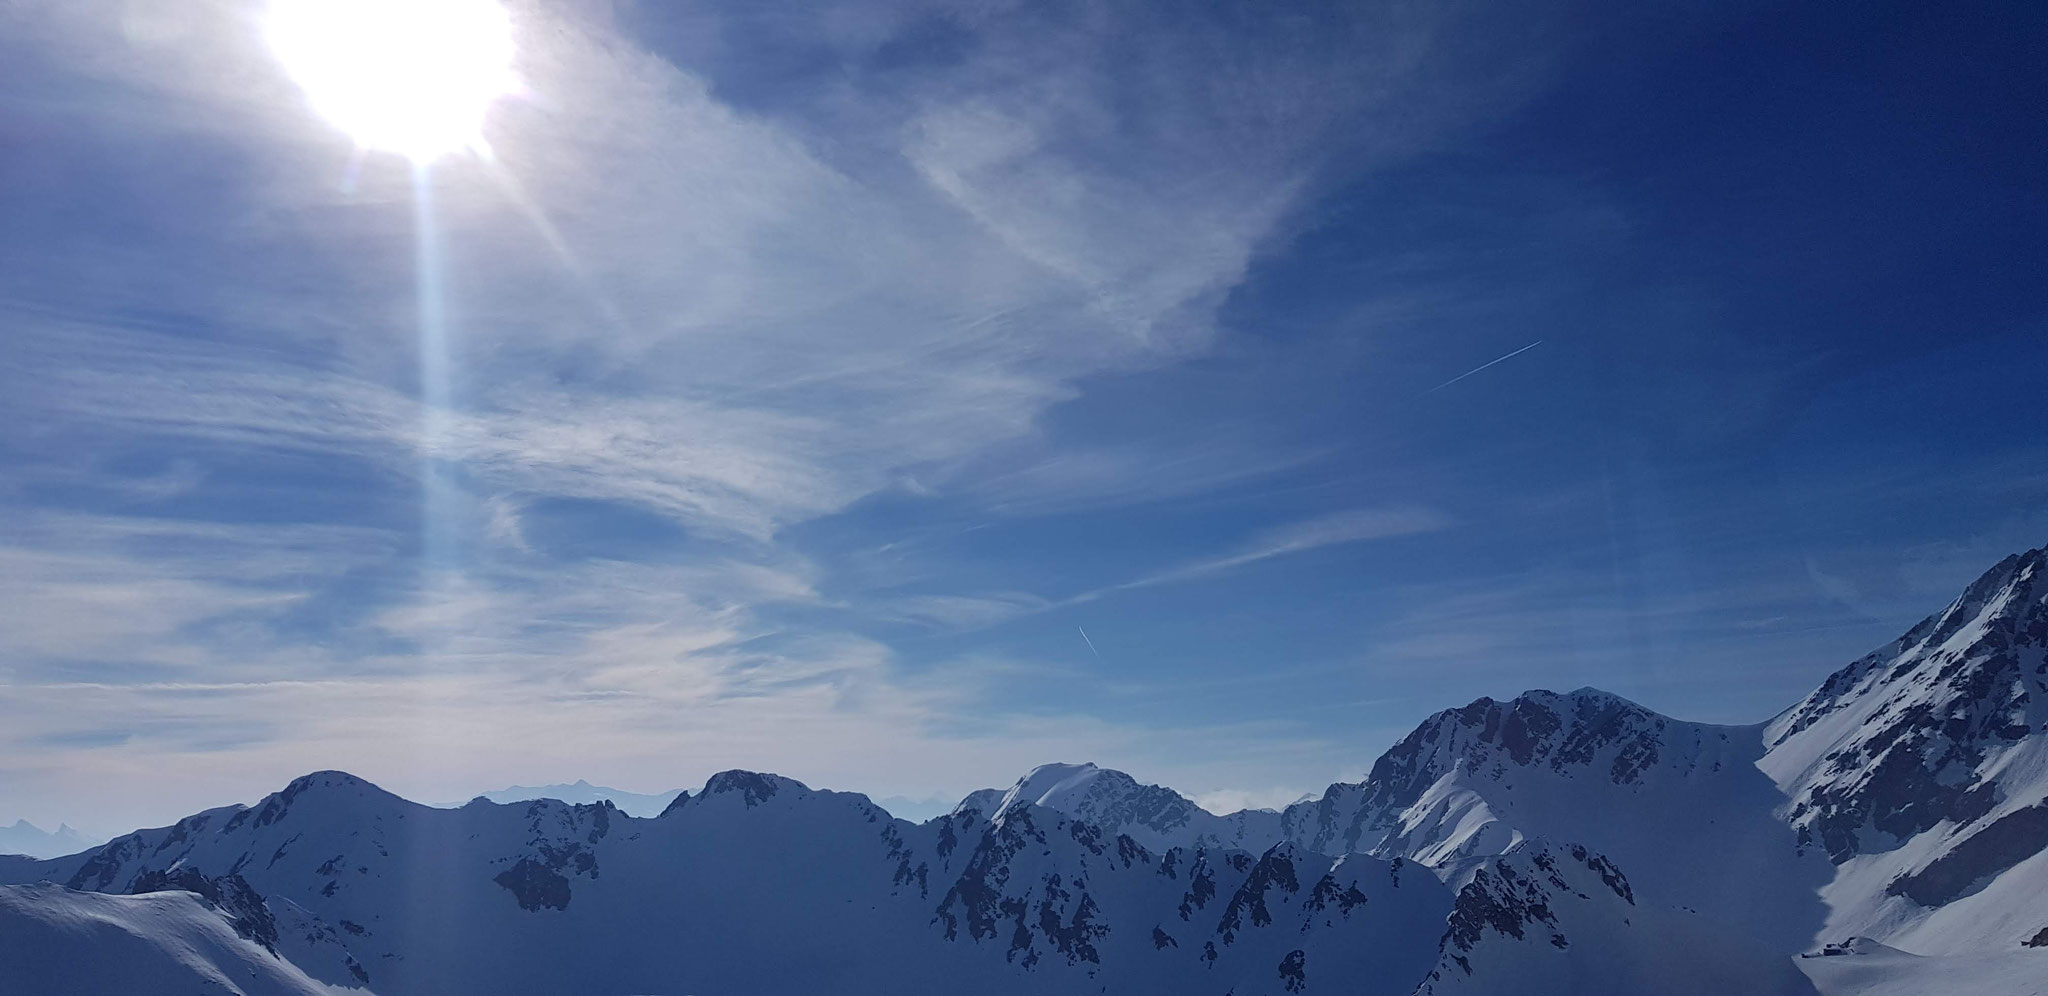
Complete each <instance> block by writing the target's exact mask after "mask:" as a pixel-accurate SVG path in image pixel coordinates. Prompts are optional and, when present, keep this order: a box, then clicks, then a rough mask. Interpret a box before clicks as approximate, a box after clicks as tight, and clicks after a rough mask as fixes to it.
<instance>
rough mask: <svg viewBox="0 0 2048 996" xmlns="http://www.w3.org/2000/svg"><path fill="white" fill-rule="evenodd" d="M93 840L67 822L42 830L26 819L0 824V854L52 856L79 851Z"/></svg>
mask: <svg viewBox="0 0 2048 996" xmlns="http://www.w3.org/2000/svg"><path fill="white" fill-rule="evenodd" d="M97 843H99V841H98V840H96V839H94V838H91V837H87V836H86V835H84V834H82V833H79V832H78V831H77V830H74V829H72V828H71V824H69V823H59V824H57V829H55V830H44V829H42V828H41V827H38V826H36V825H35V824H33V823H30V822H29V821H27V820H15V821H14V825H13V826H5V827H0V854H26V855H28V856H30V857H33V858H54V857H56V856H58V855H60V854H73V853H76V852H78V851H83V850H85V849H86V848H88V847H91V846H93V845H94V844H97Z"/></svg>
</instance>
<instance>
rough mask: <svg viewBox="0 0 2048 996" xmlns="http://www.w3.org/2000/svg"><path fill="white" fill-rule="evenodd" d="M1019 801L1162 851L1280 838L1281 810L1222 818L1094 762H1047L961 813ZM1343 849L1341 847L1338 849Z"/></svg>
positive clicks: (974, 798) (1257, 847)
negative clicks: (1059, 813) (1008, 786)
mask: <svg viewBox="0 0 2048 996" xmlns="http://www.w3.org/2000/svg"><path fill="white" fill-rule="evenodd" d="M1017 802H1028V803H1032V804H1033V805H1038V806H1044V807H1045V808H1047V809H1052V810H1057V811H1059V812H1061V813H1064V814H1066V815H1067V816H1070V817H1072V818H1074V819H1077V820H1081V821H1083V822H1087V823H1093V824H1094V825H1096V826H1098V827H1101V828H1102V829H1103V831H1104V832H1106V833H1112V834H1126V835H1128V836H1129V837H1130V838H1131V839H1132V840H1135V841H1137V842H1138V843H1140V844H1143V845H1144V846H1146V847H1148V848H1151V849H1152V850H1155V851H1161V850H1165V849H1167V848H1170V847H1190V848H1193V847H1206V848H1231V847H1235V848H1240V849H1245V850H1253V851H1263V850H1265V849H1266V848H1267V847H1270V846H1272V845H1273V844H1275V843H1278V842H1279V840H1280V814H1279V813H1276V812H1273V811H1272V810H1265V809H1248V810H1242V811H1240V812H1236V813H1231V814H1228V815H1224V816H1219V815H1217V814H1215V813H1211V812H1209V811H1208V810H1206V809H1203V808H1202V807H1200V806H1198V805H1196V804H1195V803H1194V801H1193V800H1190V799H1188V798H1187V797H1185V796H1183V795H1181V794H1180V793H1178V792H1175V791H1174V790H1172V789H1170V788H1167V787H1165V786H1163V785H1143V784H1140V783H1139V782H1138V780H1137V779H1135V778H1132V777H1131V776H1129V775H1127V774H1124V773H1123V772H1121V771H1115V770H1112V769H1109V768H1098V767H1096V766H1095V765H1093V764H1042V765H1039V766H1038V767H1036V768H1033V769H1031V772H1030V773H1029V774H1027V775H1025V776H1024V777H1022V778H1020V779H1018V780H1017V783H1016V784H1015V785H1012V786H1010V788H1009V789H1008V790H1002V789H982V790H980V791H978V792H974V793H972V794H970V795H968V797H967V798H966V799H963V800H961V802H960V805H959V806H958V807H955V809H954V811H955V812H959V811H961V810H962V809H967V808H976V809H981V810H983V811H986V812H995V811H998V810H1001V809H1003V808H1005V807H1007V806H1010V805H1013V804H1015V803H1017ZM1339 853H1341V852H1339Z"/></svg>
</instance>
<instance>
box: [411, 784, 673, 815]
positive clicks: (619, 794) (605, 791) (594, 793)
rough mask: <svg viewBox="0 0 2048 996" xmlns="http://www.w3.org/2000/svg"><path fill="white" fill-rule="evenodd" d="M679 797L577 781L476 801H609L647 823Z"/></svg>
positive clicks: (527, 787)
mask: <svg viewBox="0 0 2048 996" xmlns="http://www.w3.org/2000/svg"><path fill="white" fill-rule="evenodd" d="M682 794H683V790H682V789H670V790H668V791H666V792H656V793H654V794H652V795H647V794H643V793H640V792H627V791H625V790H623V789H615V788H607V787H605V786H603V785H592V784H590V783H589V782H586V781H583V780H582V779H580V778H579V779H577V780H576V783H575V784H574V785H514V786H511V787H509V788H502V789H498V790H497V791H495V792H485V793H483V794H481V795H479V796H477V798H479V799H488V800H490V801H491V802H496V803H501V804H506V805H510V804H512V803H515V802H532V801H533V800H535V799H554V800H557V801H560V802H566V803H570V804H572V805H579V806H583V805H589V804H591V803H597V802H606V801H609V802H610V803H611V804H612V805H614V806H617V807H618V808H619V812H622V813H625V814H626V815H627V816H637V817H640V818H642V819H647V818H651V817H655V816H659V815H661V811H662V810H664V809H667V808H668V804H669V803H671V802H674V801H675V800H676V796H679V795H682ZM463 805H465V803H459V802H449V803H441V804H440V805H439V806H438V807H437V808H440V809H457V808H460V807H461V806H463Z"/></svg>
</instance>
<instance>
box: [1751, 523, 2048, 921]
mask: <svg viewBox="0 0 2048 996" xmlns="http://www.w3.org/2000/svg"><path fill="white" fill-rule="evenodd" d="M2044 566H2048V550H2030V551H2028V552H2026V553H2022V554H2015V555H2013V556H2011V557H2007V558H2005V559H2004V560H2002V561H2000V562H1999V563H1998V564H1997V566H1995V567H1993V568H1992V569H1991V570H1989V571H1987V572H1985V574H1984V575H1983V576H1982V577H1980V578H1978V579H1977V580H1976V581H1975V582H1972V583H1971V584H1970V585H1969V587H1967V588H1966V589H1964V591H1963V593H1962V595H1960V596H1959V597H1958V598H1956V600H1955V601H1953V602H1951V603H1950V604H1949V605H1948V607H1947V608H1946V609H1944V610H1942V611H1941V612H1938V613H1936V614H1934V615H1932V616H1929V617H1927V619H1925V620H1923V621H1922V622H1921V623H1920V624H1919V625H1917V626H1914V627H1913V628H1912V629H1910V630H1908V631H1907V632H1906V633H1905V635H1903V636H1901V637H1900V638H1899V639H1897V640H1894V641H1893V642H1891V643H1890V644H1887V645H1886V646H1884V647H1881V648H1879V649H1878V650H1876V651H1874V652H1872V653H1870V654H1868V655H1866V656H1864V657H1862V658H1861V659H1859V660H1856V661H1855V662H1853V663H1851V664H1849V665H1848V666H1847V667H1844V668H1842V669H1841V670H1839V671H1836V672H1835V673H1834V674H1833V675H1830V676H1829V677H1828V679H1827V681H1825V682H1824V683H1822V685H1821V686H1820V687H1819V688H1817V689H1815V690H1814V691H1813V693H1812V694H1810V695H1808V696H1807V697H1806V698H1805V699H1804V700H1802V701H1801V702H1800V703H1799V704H1798V705H1795V706H1793V707H1792V708H1791V709H1788V710H1786V711H1785V712H1784V713H1782V714H1780V715H1779V716H1778V717H1777V718H1776V719H1774V720H1773V721H1772V722H1771V723H1770V725H1769V726H1768V727H1767V728H1766V730H1765V741H1766V743H1767V744H1768V745H1769V748H1770V750H1769V753H1768V754H1767V755H1766V756H1765V758H1764V760H1763V761H1762V762H1761V767H1763V768H1764V770H1765V771H1767V772H1769V773H1770V774H1771V776H1772V777H1773V778H1775V779H1776V780H1777V781H1778V783H1779V784H1780V785H1781V786H1782V787H1783V788H1784V790H1785V792H1786V794H1787V795H1788V796H1790V797H1791V799H1792V803H1791V806H1790V810H1789V813H1788V817H1789V819H1790V820H1791V821H1792V823H1793V825H1794V826H1796V827H1798V828H1799V829H1800V832H1801V833H1802V834H1803V835H1805V836H1806V838H1807V839H1809V840H1812V841H1814V842H1815V843H1818V844H1819V845H1820V846H1822V847H1824V848H1826V850H1827V852H1828V854H1829V856H1830V857H1832V858H1833V859H1834V860H1835V861H1836V862H1837V863H1841V862H1844V861H1847V860H1849V859H1850V858H1851V857H1853V856H1855V855H1856V854H1859V853H1876V852H1882V851H1889V850H1892V849H1894V848H1897V847H1899V846H1900V845H1902V844H1903V843H1904V842H1905V841H1907V840H1909V839H1911V838H1913V837H1915V836H1917V835H1919V834H1921V833H1925V832H1928V831H1931V830H1934V829H1935V828H1936V827H1937V826H1939V825H1942V824H1944V823H1945V824H1947V825H1949V826H1952V827H1956V828H1968V827H1972V826H1976V825H1978V824H1980V823H1982V824H1985V825H1989V824H1992V823H1995V822H1997V821H1998V820H2000V819H2002V818H2004V817H2006V816H2008V815H2011V814H2012V813H2014V812H2016V811H2018V810H2020V809H2024V808H2025V807H2027V806H2031V805H2032V804H2034V803H2036V802H2040V801H2042V798H2043V796H2044V795H2048V744H2044V741H2043V738H2041V737H2039V736H2034V735H2033V734H2036V733H2038V732H2040V731H2042V730H2048V571H2044ZM2026 836H2027V838H2028V839H2029V840H2031V839H2033V836H2034V835H2026ZM2042 842H2043V843H2048V838H2044V839H2043V841H2042ZM1940 891H1944V892H1945V891H1947V890H1940Z"/></svg>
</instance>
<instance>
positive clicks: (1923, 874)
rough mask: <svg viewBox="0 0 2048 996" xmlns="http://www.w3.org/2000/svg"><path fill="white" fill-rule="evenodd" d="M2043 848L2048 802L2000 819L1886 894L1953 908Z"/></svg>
mask: <svg viewBox="0 0 2048 996" xmlns="http://www.w3.org/2000/svg"><path fill="white" fill-rule="evenodd" d="M2042 848H2048V799H2044V800H2042V801H2041V802H2040V803H2038V804H2036V805H2033V806H2029V807H2027V808H2025V809H2021V810H2018V811H2016V812H2011V813H2007V814H2006V815H2004V816H2001V817H1999V818H1998V819H1996V820H1994V821H1992V822H1991V823H1990V824H1988V825H1986V826H1985V827H1984V828H1983V829H1981V830H1978V831H1977V832H1976V833H1974V834H1971V835H1970V836H1969V837H1967V838H1965V839H1964V840H1963V841H1962V843H1960V844H1957V845H1956V846H1954V847H1952V848H1950V849H1949V851H1948V853H1947V854H1944V855H1942V856H1941V857H1939V858H1936V859H1935V860H1934V861H1933V862H1932V863H1930V864H1928V866H1927V867H1925V868H1922V869H1920V870H1919V871H1917V872H1915V873H1913V874H1911V875H1907V876H1905V877H1903V878H1900V879H1899V880H1897V881H1895V882H1893V883H1892V884H1891V885H1889V886H1887V887H1886V888H1885V891H1886V892H1888V893H1890V894H1891V895H1894V896H1905V897H1906V898H1908V899H1911V900H1912V901H1914V902H1916V903H1919V904H1920V905H1922V906H1941V905H1944V904H1947V903H1952V902H1954V901H1956V900H1958V899H1961V898H1962V897H1964V896H1966V895H1969V894H1970V893H1971V892H1973V891H1975V889H1976V888H1977V887H1980V886H1982V885H1983V884H1984V883H1985V882H1988V881H1990V879H1991V878H1992V876H1994V875H1997V874H1998V873H1999V872H2002V871H2004V870H2006V869H2007V868H2011V867H2012V866H2014V865H2016V864H2019V863H2020V862H2022V861H2025V860H2027V859H2028V858H2031V857H2033V856H2034V855H2036V854H2039V853H2041V849H2042Z"/></svg>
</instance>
